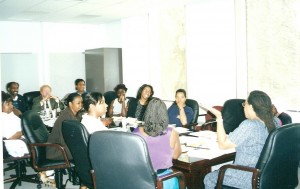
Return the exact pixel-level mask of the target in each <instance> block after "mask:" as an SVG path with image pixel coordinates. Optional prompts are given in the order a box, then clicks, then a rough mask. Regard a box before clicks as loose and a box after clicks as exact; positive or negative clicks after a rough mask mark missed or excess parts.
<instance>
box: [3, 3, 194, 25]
mask: <svg viewBox="0 0 300 189" xmlns="http://www.w3.org/2000/svg"><path fill="white" fill-rule="evenodd" d="M192 1H195V0H0V21H28V22H66V23H89V24H99V23H104V22H111V21H117V20H120V19H122V18H126V17H131V16H137V15H143V14H147V13H149V12H150V11H151V10H156V9H161V8H166V7H172V6H178V5H180V6H182V5H185V4H186V3H188V2H192ZM196 1H197V0H196Z"/></svg>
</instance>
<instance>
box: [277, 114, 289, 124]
mask: <svg viewBox="0 0 300 189" xmlns="http://www.w3.org/2000/svg"><path fill="white" fill-rule="evenodd" d="M278 118H279V119H280V120H281V122H282V125H286V124H290V123H292V117H291V116H290V115H289V114H287V113H285V112H281V114H279V116H278Z"/></svg>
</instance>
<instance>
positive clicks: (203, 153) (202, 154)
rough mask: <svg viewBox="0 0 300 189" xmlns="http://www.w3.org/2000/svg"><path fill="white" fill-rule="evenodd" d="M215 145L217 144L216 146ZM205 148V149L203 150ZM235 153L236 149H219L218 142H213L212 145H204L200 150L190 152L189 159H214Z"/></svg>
mask: <svg viewBox="0 0 300 189" xmlns="http://www.w3.org/2000/svg"><path fill="white" fill-rule="evenodd" d="M214 143H215V144H214ZM202 148H205V149H202ZM232 152H235V148H232V149H228V150H221V149H219V147H218V145H217V143H216V142H212V143H211V144H210V145H208V144H205V145H202V146H201V147H200V148H199V149H195V150H191V151H188V152H187V154H188V156H189V157H196V158H203V159H213V158H216V157H219V156H222V155H224V154H229V153H232Z"/></svg>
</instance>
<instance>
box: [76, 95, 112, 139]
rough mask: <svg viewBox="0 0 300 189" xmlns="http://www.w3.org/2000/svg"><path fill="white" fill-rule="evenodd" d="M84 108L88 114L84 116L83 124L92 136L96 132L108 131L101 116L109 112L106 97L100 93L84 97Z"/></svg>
mask: <svg viewBox="0 0 300 189" xmlns="http://www.w3.org/2000/svg"><path fill="white" fill-rule="evenodd" d="M82 97H83V108H84V110H85V111H86V112H87V114H84V115H83V116H82V120H81V123H82V124H83V125H84V126H85V128H86V129H87V131H88V132H89V133H90V134H92V133H93V132H95V131H100V130H106V129H107V128H106V127H105V126H104V124H103V123H102V121H101V120H100V119H101V116H103V115H105V113H106V111H107V104H106V103H105V99H104V96H103V95H102V94H101V93H99V92H91V93H87V94H85V95H83V96H82Z"/></svg>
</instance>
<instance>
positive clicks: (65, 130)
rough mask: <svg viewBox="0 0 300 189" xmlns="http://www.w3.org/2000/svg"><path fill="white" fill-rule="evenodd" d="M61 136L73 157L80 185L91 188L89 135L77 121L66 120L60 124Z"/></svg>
mask: <svg viewBox="0 0 300 189" xmlns="http://www.w3.org/2000/svg"><path fill="white" fill-rule="evenodd" d="M62 134H63V137H64V140H65V142H66V144H67V146H68V148H69V150H70V152H71V154H72V156H73V161H74V163H75V169H76V170H77V173H78V176H79V178H80V180H81V183H82V184H83V185H84V186H87V187H88V188H93V180H92V176H91V170H92V167H91V163H90V159H89V156H88V140H89V133H88V132H87V130H86V128H85V127H84V125H82V123H80V122H79V121H77V120H66V121H63V124H62Z"/></svg>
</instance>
